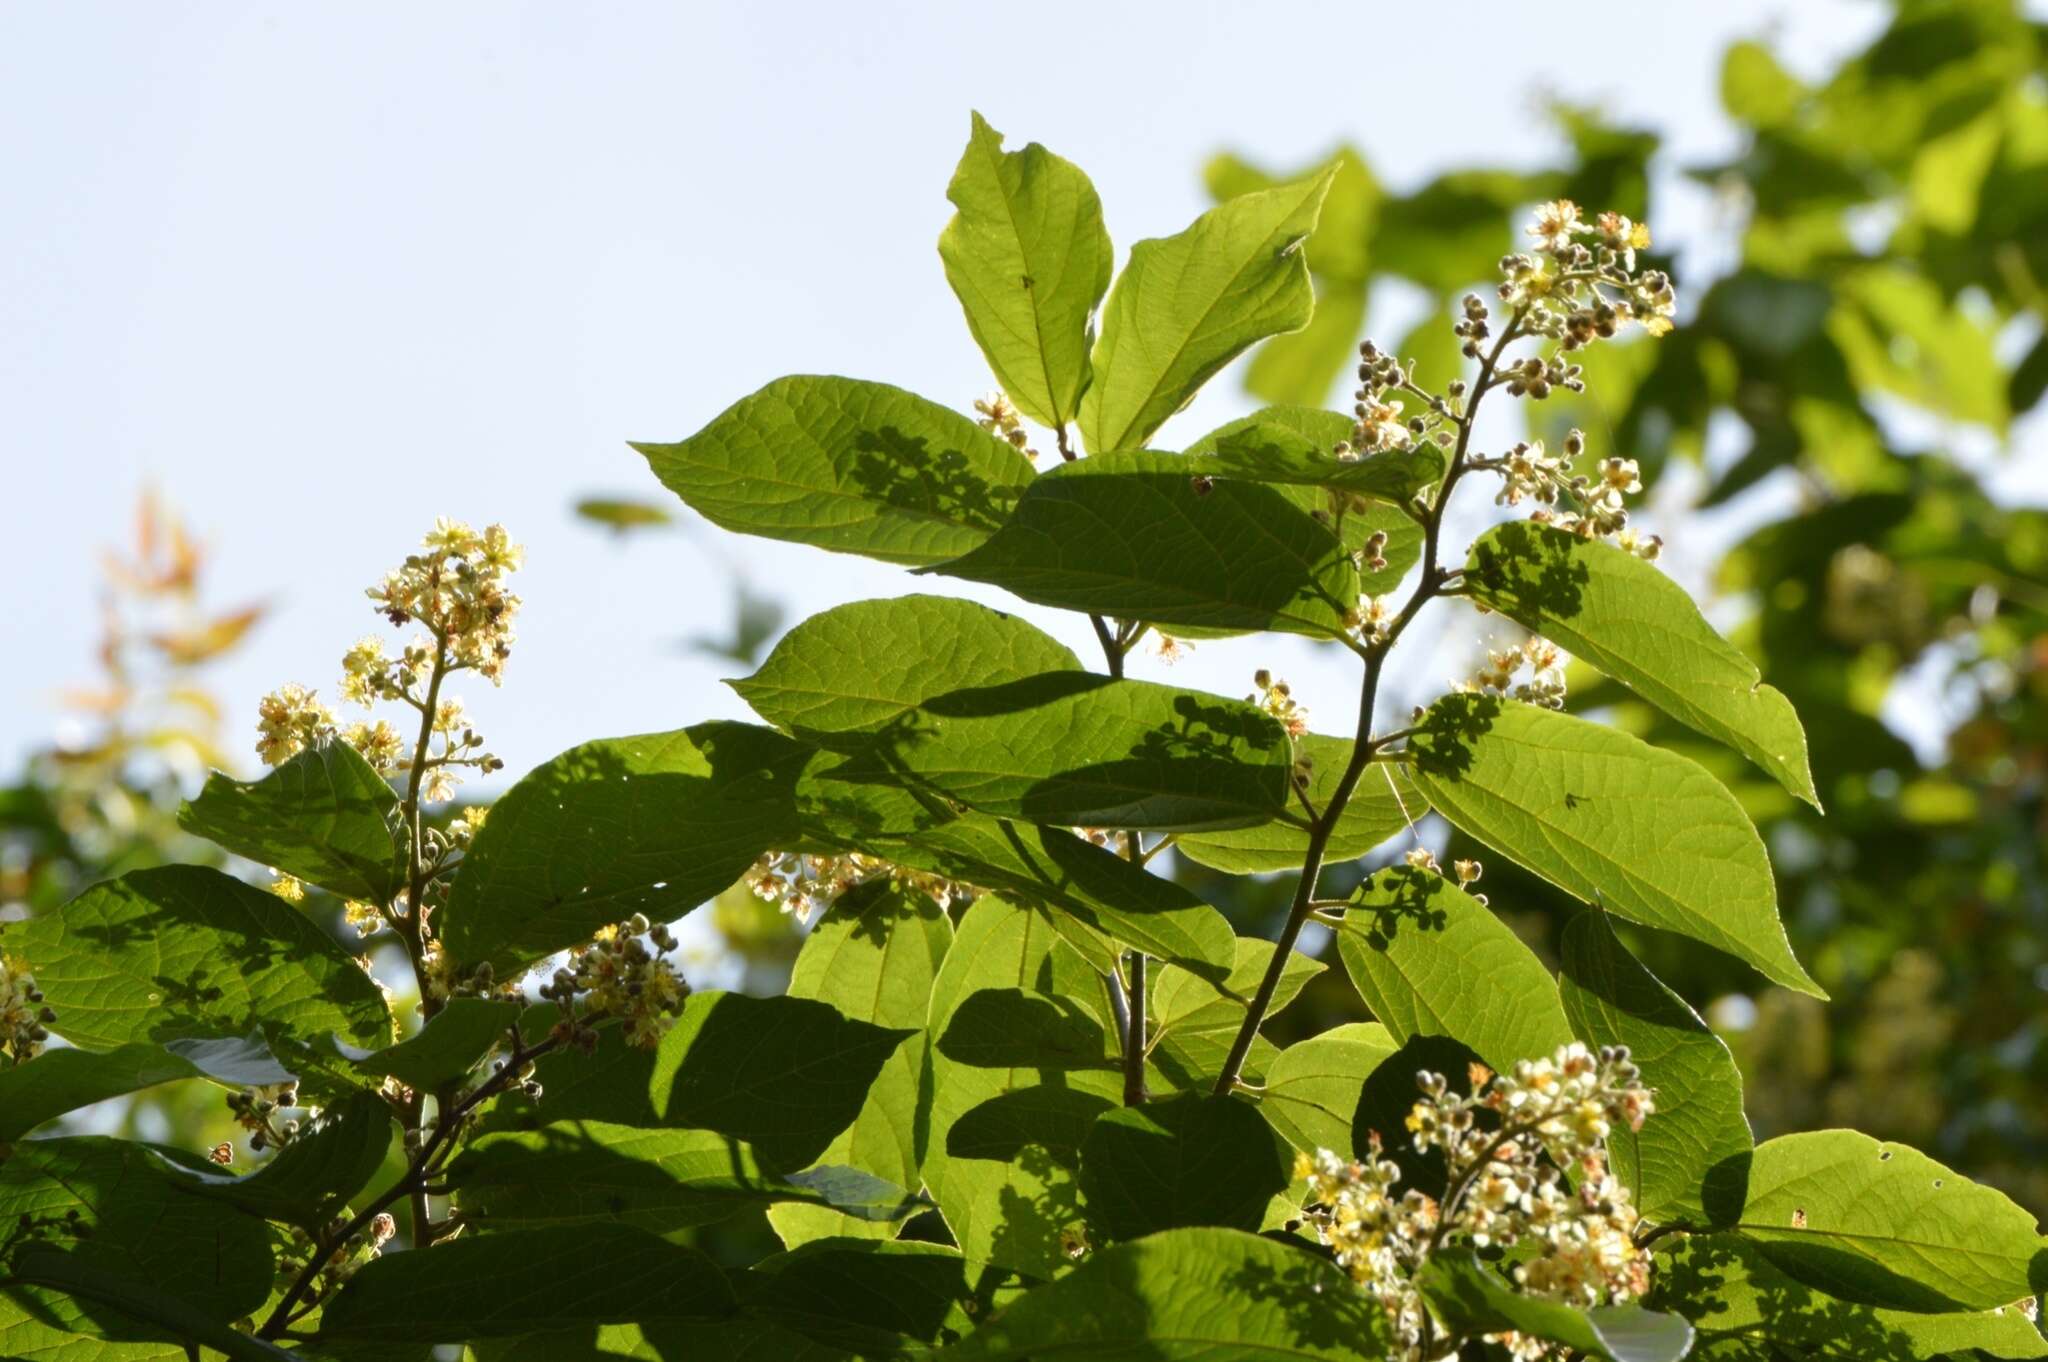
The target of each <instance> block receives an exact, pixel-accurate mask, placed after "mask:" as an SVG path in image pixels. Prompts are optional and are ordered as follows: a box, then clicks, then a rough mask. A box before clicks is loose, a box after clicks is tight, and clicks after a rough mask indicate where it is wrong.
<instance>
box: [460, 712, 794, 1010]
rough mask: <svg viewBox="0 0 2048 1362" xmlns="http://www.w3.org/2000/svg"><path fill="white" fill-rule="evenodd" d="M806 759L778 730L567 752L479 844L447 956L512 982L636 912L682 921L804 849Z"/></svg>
mask: <svg viewBox="0 0 2048 1362" xmlns="http://www.w3.org/2000/svg"><path fill="white" fill-rule="evenodd" d="M809 759H810V750H809V749H808V748H806V747H804V746H802V745H801V744H798V743H795V742H792V741H791V740H790V739H788V738H786V737H784V736H783V735H782V734H780V733H777V732H774V731H773V730H771V729H766V728H757V727H755V726H753V725H751V724H739V723H722V722H715V723H705V724H697V725H694V726H693V727H690V728H681V729H677V730H675V731H674V732H672V733H648V734H642V735H640V736H638V737H632V738H605V739H601V740H599V741H597V742H587V743H584V744H583V745H582V746H580V747H572V748H570V749H569V750H568V751H567V752H564V753H562V755H560V756H558V757H556V758H554V759H553V760H552V761H549V762H546V763H544V764H543V765H541V766H539V767H537V768H535V769H534V770H533V771H531V772H529V773H528V774H527V775H526V776H525V778H523V779H522V780H520V782H519V783H518V784H516V785H514V786H513V787H512V788H511V789H509V790H507V791H506V792H505V796H504V798H502V799H500V800H499V801H498V802H497V804H496V806H494V807H493V808H492V810H491V819H490V822H488V823H486V824H485V825H484V828H483V830H482V831H480V832H479V833H477V836H476V841H475V843H474V844H473V845H472V846H471V848H470V852H469V856H468V858H467V859H465V860H464V861H463V863H462V869H461V870H460V871H459V872H458V873H457V875H456V877H455V888H454V890H453V891H452V893H451V894H450V895H449V899H448V906H447V907H446V908H444V909H443V910H442V911H441V917H440V921H441V929H442V932H443V941H444V944H445V945H446V947H447V949H448V952H449V953H450V954H451V955H452V956H453V957H454V958H455V959H456V960H457V961H459V962H461V963H462V964H463V965H470V966H473V965H477V964H482V963H485V962H488V963H490V964H491V965H493V966H495V967H496V968H497V970H498V971H499V973H500V974H505V973H508V972H509V971H512V970H514V969H517V968H520V967H524V966H526V965H529V964H531V963H533V962H534V961H535V960H538V959H541V958H542V957H544V956H547V955H549V954H552V953H553V952H555V951H558V950H561V949H562V948H563V947H565V946H573V945H576V944H577V943H579V942H582V941H585V940H587V939H589V937H590V936H591V935H592V934H593V933H595V932H596V931H597V930H598V929H599V928H601V927H605V926H608V925H610V924H612V923H615V922H622V921H624V920H625V919H627V918H629V917H631V916H632V915H633V914H635V913H645V914H646V915H647V916H648V917H649V918H650V919H653V920H654V921H657V922H660V921H669V920H672V919H674V918H678V917H681V916H682V915H683V914H684V913H687V912H689V911H690V910H691V909H693V908H695V907H696V906H697V905H698V904H700V903H702V902H704V900H706V899H708V898H710V897H711V896H712V895H714V894H716V893H718V892H719V891H720V890H722V889H724V888H726V887H727V886H729V885H731V884H732V883H733V882H734V881H735V880H737V879H739V877H740V876H741V875H743V874H745V873H746V870H747V867H749V866H751V865H752V864H753V863H754V861H755V859H756V858H757V857H759V856H760V855H761V853H762V852H764V851H767V850H768V849H769V848H771V847H777V846H784V845H787V844H789V843H791V842H794V841H795V840H796V839H797V837H798V836H799V835H800V830H799V828H798V825H797V817H796V801H795V795H794V789H795V785H796V780H797V776H798V773H799V772H801V771H802V769H803V766H804V763H805V762H806V761H808V760H809Z"/></svg>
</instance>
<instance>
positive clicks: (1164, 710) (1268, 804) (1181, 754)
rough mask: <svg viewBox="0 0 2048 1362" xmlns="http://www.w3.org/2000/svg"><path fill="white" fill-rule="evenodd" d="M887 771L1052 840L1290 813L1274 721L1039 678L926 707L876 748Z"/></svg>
mask: <svg viewBox="0 0 2048 1362" xmlns="http://www.w3.org/2000/svg"><path fill="white" fill-rule="evenodd" d="M876 743H877V745H878V746H877V752H878V755H879V756H880V757H881V759H882V761H883V763H884V764H885V765H886V766H888V767H889V768H891V769H892V770H895V771H898V772H901V773H902V775H903V777H905V778H908V779H910V780H912V781H914V782H916V783H919V784H923V785H926V786H929V787H930V788H931V789H932V790H934V791H937V792H939V793H941V794H944V795H946V796H948V797H949V798H952V799H955V800H958V801H959V802H960V803H962V804H965V805H967V806H968V807H969V808H972V809H978V810H980V811H981V812H983V813H988V814H994V815H996V816H997V817H1002V818H1021V819H1024V820H1026V821H1029V822H1033V823H1042V824H1051V825H1055V826H1082V827H1098V828H1149V829H1156V830H1160V831H1171V830H1179V829H1183V828H1227V827H1246V826H1250V825H1253V824H1257V823H1263V822H1266V821H1269V820H1270V819H1273V818H1275V817H1278V816H1279V815H1280V814H1281V813H1283V812H1284V811H1285V810H1286V805H1287V780H1288V771H1289V769H1290V766H1291V757H1290V755H1289V752H1288V746H1287V735H1286V733H1285V732H1284V731H1283V730H1282V729H1281V727H1280V725H1279V723H1278V721H1276V720H1275V719H1273V717H1272V716H1271V715H1268V714H1266V713H1265V712H1264V711H1262V710H1260V709H1259V708H1258V707H1256V706H1254V705H1250V704H1247V703H1245V702H1244V701H1242V700H1226V699H1224V698H1222V697H1221V696H1216V695H1208V694H1204V693H1203V692H1201V691H1192V690H1185V689H1182V688H1180V687H1178V686H1167V685H1161V684H1159V683H1158V682H1154V681H1128V680H1117V679H1113V678H1111V677H1106V676H1098V675H1095V674H1093V673H1089V672H1074V671H1057V672H1044V673H1041V674H1040V675H1038V676H1033V677H1029V678H1026V679H1024V680H1021V681H1011V682H1007V683H1004V684H1001V685H993V686H979V687H975V688H973V689H968V690H956V691H951V692H948V693H947V694H945V695H941V696H937V697H934V698H933V699H930V700H927V701H925V703H924V704H922V705H921V706H919V707H918V708H917V709H916V710H914V711H911V712H910V713H909V714H906V715H905V716H904V717H903V718H902V719H901V720H899V721H898V722H897V723H895V724H894V725H892V726H891V727H890V729H889V730H888V731H887V732H886V733H883V734H878V735H876Z"/></svg>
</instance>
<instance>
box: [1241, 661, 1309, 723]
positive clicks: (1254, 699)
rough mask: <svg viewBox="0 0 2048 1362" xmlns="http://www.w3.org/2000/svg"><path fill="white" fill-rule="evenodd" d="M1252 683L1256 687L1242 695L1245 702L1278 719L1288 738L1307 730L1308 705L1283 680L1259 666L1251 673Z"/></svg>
mask: <svg viewBox="0 0 2048 1362" xmlns="http://www.w3.org/2000/svg"><path fill="white" fill-rule="evenodd" d="M1252 685H1253V686H1254V687H1255V688H1256V689H1255V690H1254V691H1253V693H1252V694H1250V695H1247V696H1245V697H1244V700H1245V703H1246V704H1248V705H1257V706H1258V707H1259V708H1260V709H1263V710H1264V711H1266V713H1268V714H1270V715H1272V716H1273V717H1274V718H1276V719H1278V720H1279V721H1280V726H1281V727H1282V728H1284V729H1286V730H1287V736H1288V737H1290V738H1298V737H1300V736H1301V735H1302V734H1304V733H1306V732H1308V707H1307V706H1306V705H1303V704H1302V703H1301V702H1300V701H1298V700H1296V699H1295V698H1294V691H1293V690H1292V689H1291V688H1290V687H1289V686H1288V684H1287V683H1286V682H1285V681H1281V680H1279V679H1277V678H1275V677H1274V675H1273V673H1271V672H1269V671H1267V670H1266V669H1265V668H1264V667H1261V668H1259V669H1258V670H1257V671H1255V672H1253V673H1252Z"/></svg>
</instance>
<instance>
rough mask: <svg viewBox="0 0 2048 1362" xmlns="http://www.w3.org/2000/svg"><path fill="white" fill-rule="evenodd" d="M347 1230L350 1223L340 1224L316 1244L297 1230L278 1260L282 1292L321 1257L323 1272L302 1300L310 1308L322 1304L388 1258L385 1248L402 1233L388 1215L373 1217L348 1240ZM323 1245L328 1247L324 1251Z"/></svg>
mask: <svg viewBox="0 0 2048 1362" xmlns="http://www.w3.org/2000/svg"><path fill="white" fill-rule="evenodd" d="M346 1228H348V1222H347V1221H345V1220H336V1221H334V1222H333V1223H332V1224H330V1225H328V1226H327V1229H326V1232H325V1233H324V1234H322V1235H321V1236H320V1240H319V1242H318V1243H316V1242H314V1240H313V1238H312V1236H311V1235H308V1234H307V1233H306V1232H305V1230H303V1229H301V1228H299V1227H297V1226H293V1227H292V1231H291V1243H290V1245H289V1246H288V1247H287V1248H285V1249H284V1250H283V1251H282V1252H280V1253H279V1254H278V1257H277V1280H278V1282H279V1285H280V1289H282V1290H289V1289H290V1288H291V1284H292V1283H294V1282H296V1281H297V1280H298V1279H299V1275H300V1274H301V1273H303V1272H304V1271H305V1270H306V1268H307V1267H308V1266H309V1265H310V1264H311V1263H312V1262H313V1260H314V1258H315V1257H316V1256H318V1258H319V1262H320V1267H319V1270H318V1271H316V1272H315V1273H314V1274H313V1280H312V1283H311V1284H310V1285H309V1286H307V1288H306V1293H305V1295H304V1297H303V1298H302V1299H303V1301H304V1303H305V1304H307V1305H318V1304H320V1303H321V1302H322V1301H324V1300H326V1299H327V1298H328V1297H329V1296H331V1295H333V1294H334V1293H335V1292H336V1291H339V1290H340V1289H341V1287H342V1285H343V1283H345V1282H347V1281H348V1279H349V1278H351V1277H353V1276H355V1275H356V1273H358V1272H360V1271H362V1269H363V1266H364V1265H365V1264H366V1263H373V1262H375V1261H376V1260H377V1259H379V1258H381V1257H383V1256H384V1245H386V1244H388V1243H390V1242H391V1239H392V1237H393V1236H394V1235H396V1234H397V1233H398V1222H397V1221H395V1220H393V1219H392V1218H391V1216H390V1214H389V1213H388V1212H387V1213H380V1214H378V1215H375V1216H372V1217H371V1218H370V1223H369V1224H367V1225H365V1226H364V1227H363V1228H361V1229H359V1230H357V1231H355V1232H354V1233H353V1234H349V1235H346V1236H344V1235H343V1234H342V1231H343V1230H344V1229H346ZM323 1245H324V1246H326V1247H325V1248H324V1249H323Z"/></svg>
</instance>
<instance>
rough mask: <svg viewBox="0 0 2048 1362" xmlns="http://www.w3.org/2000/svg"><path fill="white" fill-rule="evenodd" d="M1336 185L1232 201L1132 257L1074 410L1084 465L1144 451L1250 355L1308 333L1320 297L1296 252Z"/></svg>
mask: <svg viewBox="0 0 2048 1362" xmlns="http://www.w3.org/2000/svg"><path fill="white" fill-rule="evenodd" d="M1335 175H1336V167H1335V166H1331V167H1329V168H1327V169H1325V170H1324V171H1323V172H1322V173H1321V174H1319V175H1316V176H1314V177H1313V178H1311V179H1306V180H1301V181H1298V182H1296V183H1294V184H1290V185H1283V186H1281V187H1279V188H1277V189H1268V190H1263V191H1261V192H1258V193H1254V194H1245V195H1243V196H1241V197H1238V198H1235V199H1231V200H1229V201H1228V202H1226V203H1223V204H1220V205H1218V206H1217V207H1215V208H1212V209H1210V210H1209V211H1208V212H1206V213H1204V214H1202V216H1200V217H1199V218H1196V219H1195V221H1194V223H1193V224H1192V225H1191V226H1189V227H1188V228H1187V230H1186V231H1183V232H1181V233H1180V234H1179V235H1177V236H1170V237H1164V238H1159V239H1155V240H1150V241H1140V242H1139V243H1138V244H1137V245H1136V246H1135V247H1133V248H1132V250H1131V259H1130V263H1129V264H1128V265H1126V266H1125V267H1124V272H1123V273H1122V274H1121V275H1120V276H1118V278H1117V281H1116V285H1115V286H1114V287H1113V288H1112V289H1111V290H1110V293H1109V302H1108V303H1107V305H1106V306H1105V307H1104V309H1103V319H1102V336H1101V338H1100V339H1099V340H1098V341H1096V343H1095V354H1094V365H1095V382H1094V384H1093V386H1091V387H1090V388H1089V389H1088V391H1087V393H1086V394H1084V395H1083V397H1082V399H1081V434H1082V436H1083V437H1084V438H1085V439H1086V441H1087V444H1088V449H1089V452H1090V453H1103V452H1106V451H1110V450H1119V449H1137V448H1139V447H1140V446H1142V445H1143V444H1144V443H1145V442H1146V440H1148V439H1150V438H1151V436H1152V433H1153V432H1154V431H1156V430H1158V429H1159V427H1160V426H1161V425H1162V424H1164V423H1165V421H1166V418H1167V417H1169V416H1171V415H1173V414H1174V413H1175V412H1177V411H1179V410H1180V409H1181V408H1182V407H1184V406H1186V405H1187V403H1188V399H1190V398H1192V397H1193V396H1194V395H1195V392H1196V390H1197V389H1199V388H1200V387H1201V386H1202V385H1203V384H1204V383H1206V382H1208V380H1209V378H1210V377H1211V376H1212V375H1213V374H1215V372H1216V371H1217V370H1218V369H1221V368H1222V367H1223V366H1224V365H1225V364H1228V363H1229V362H1230V361H1231V360H1232V359H1235V358H1236V357H1237V356H1238V355H1239V354H1240V353H1241V352H1242V351H1243V350H1244V349H1245V348H1246V347H1247V346H1249V345H1251V344H1252V343H1253V342H1254V341H1258V340H1263V339H1264V338H1265V337H1267V336H1271V335H1277V334H1278V333H1280V332H1282V331H1298V330H1300V329H1301V328H1302V327H1304V326H1307V325H1308V323H1309V318H1310V317H1311V316H1312V315H1313V314H1314V311H1315V292H1314V290H1313V289H1312V288H1311V287H1310V285H1309V279H1308V263H1307V261H1306V259H1305V258H1304V256H1303V254H1302V251H1301V245H1302V243H1303V242H1304V241H1305V240H1306V239H1307V237H1308V234H1309V233H1310V232H1312V231H1314V230H1315V226H1316V218H1317V215H1318V214H1319V213H1320V212H1321V211H1322V206H1323V196H1324V195H1325V194H1327V193H1328V192H1329V189H1330V182H1331V180H1332V179H1333V178H1334V177H1335Z"/></svg>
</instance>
